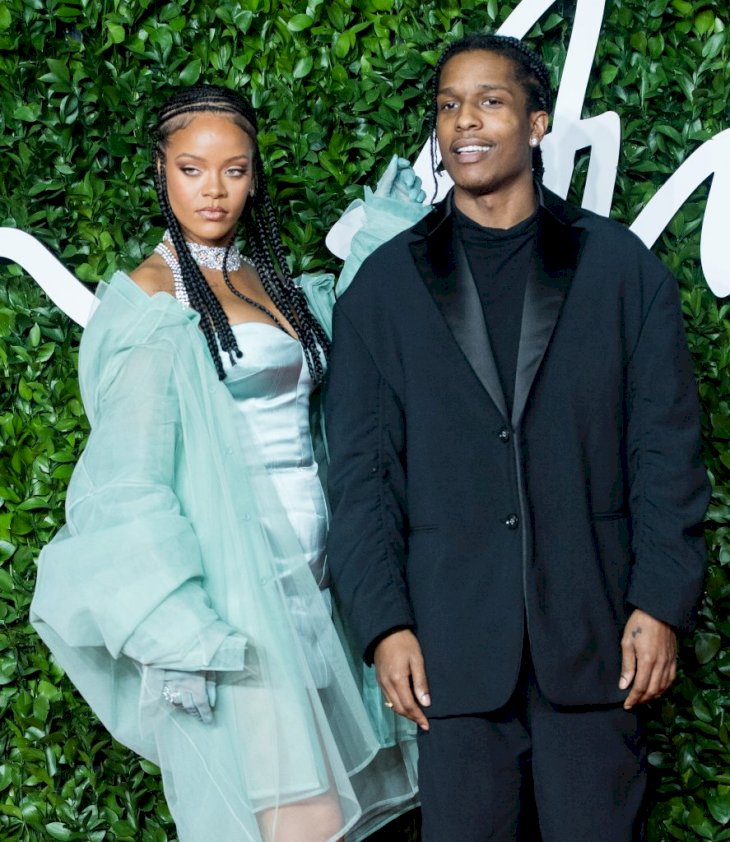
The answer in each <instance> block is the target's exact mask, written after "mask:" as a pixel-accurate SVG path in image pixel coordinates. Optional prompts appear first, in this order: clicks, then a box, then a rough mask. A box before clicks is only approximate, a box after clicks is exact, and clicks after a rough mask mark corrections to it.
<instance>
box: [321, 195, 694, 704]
mask: <svg viewBox="0 0 730 842" xmlns="http://www.w3.org/2000/svg"><path fill="white" fill-rule="evenodd" d="M541 205H542V206H541V209H540V213H539V222H538V235H537V249H536V252H537V253H536V260H535V266H534V271H533V272H532V273H531V276H530V277H529V278H528V281H527V288H526V293H525V301H524V308H523V312H522V314H521V315H520V314H519V313H515V318H521V320H522V321H521V338H520V344H519V353H518V361H517V375H516V383H515V399H514V408H513V410H512V412H511V415H510V417H508V416H507V411H506V408H505V400H504V396H503V394H502V390H501V386H500V381H499V377H498V374H497V369H496V366H495V362H494V357H493V355H492V351H491V348H490V344H489V338H488V335H487V330H486V326H485V322H484V316H483V312H482V309H481V305H480V300H479V296H478V293H477V289H476V286H475V283H474V280H473V278H472V276H471V272H470V269H469V265H468V262H467V261H466V258H465V255H464V251H463V248H462V247H461V244H460V241H459V240H458V238H457V237H456V236H455V234H454V225H453V218H452V214H451V211H450V208H451V205H450V202H449V201H448V200H447V201H446V202H444V203H442V204H441V205H440V206H438V207H437V208H435V209H434V210H433V211H432V212H431V213H430V214H429V215H428V216H427V217H426V218H425V219H424V220H422V221H421V222H420V223H418V224H417V225H416V226H414V227H413V228H411V229H410V230H408V231H406V232H404V233H403V234H401V235H399V236H397V237H396V238H395V239H393V240H391V241H390V242H389V243H387V244H385V245H384V246H382V247H381V248H380V249H378V250H377V251H376V252H375V253H374V254H373V255H372V256H371V257H370V258H368V260H366V261H365V263H364V264H363V266H362V268H361V269H360V271H359V272H358V274H357V276H356V278H355V280H354V281H353V283H352V285H351V287H350V289H349V290H348V291H347V292H346V293H344V295H343V296H342V298H341V299H340V300H339V301H338V303H337V305H336V307H335V318H334V342H333V351H332V358H331V365H330V376H329V386H328V391H327V398H326V400H327V404H326V418H327V436H328V442H329V448H330V457H331V461H330V468H329V489H330V496H331V502H332V507H333V522H332V528H331V532H330V537H329V543H328V557H329V562H330V565H331V570H332V574H333V578H334V582H335V589H336V593H337V595H338V597H339V600H340V601H341V604H342V607H343V609H344V613H345V615H346V616H347V617H349V620H350V623H351V626H352V629H353V632H354V634H355V637H356V639H357V640H358V642H359V645H360V646H361V647H362V650H363V652H364V653H365V654H366V657H367V656H368V655H369V653H370V650H371V648H372V644H373V642H374V641H376V640H377V639H378V638H379V637H380V636H381V635H382V634H383V633H385V632H387V631H388V630H389V629H393V628H397V627H399V626H410V627H412V628H414V630H415V632H416V634H417V636H418V639H419V641H420V644H421V647H422V649H423V653H424V657H425V662H426V671H427V675H428V679H429V683H430V689H431V696H432V707H431V708H430V713H431V714H432V715H436V716H438V715H451V714H459V713H468V712H477V711H489V710H493V709H495V708H497V707H499V706H501V705H502V704H504V703H505V702H506V701H507V700H508V698H509V696H510V695H511V693H512V691H513V689H514V687H515V684H516V680H517V675H518V672H519V668H520V662H521V657H522V651H523V632H524V629H525V627H526V628H527V630H528V634H529V645H530V649H531V654H532V658H533V661H534V664H535V669H536V674H537V678H538V681H539V684H540V686H541V688H542V690H543V692H544V693H545V694H546V696H547V697H548V698H549V699H550V700H551V701H553V702H554V703H558V704H578V705H582V704H603V703H612V702H617V701H619V700H621V699H622V698H623V697H625V695H626V691H619V690H618V679H619V672H620V663H621V652H620V639H621V636H622V632H623V628H624V625H625V623H626V620H627V618H628V615H629V613H630V612H631V610H632V609H633V608H634V607H639V608H641V609H643V610H645V611H647V612H649V613H650V614H651V615H653V616H654V617H657V618H659V619H661V620H664V621H666V622H668V623H671V624H673V625H674V626H683V625H685V624H686V623H687V621H688V618H689V617H690V615H691V612H692V609H693V606H694V605H695V603H696V601H697V599H698V596H699V594H700V591H701V587H702V582H703V575H704V570H705V548H704V540H703V537H702V530H701V521H702V519H703V517H704V512H705V509H706V506H707V502H708V497H709V489H708V483H707V477H706V474H705V471H704V469H703V467H702V465H701V463H700V459H699V438H700V426H699V408H698V401H697V394H696V388H695V383H694V380H693V376H692V371H691V363H690V358H689V354H688V351H687V346H686V341H685V337H684V333H683V327H682V319H681V313H680V307H679V301H678V295H677V287H676V284H675V282H674V280H673V279H672V277H671V276H670V275H669V273H668V272H667V270H666V269H665V268H664V266H663V265H662V264H661V263H660V262H659V261H658V260H657V259H656V258H655V257H653V256H652V255H651V253H650V252H649V251H648V250H647V249H646V248H645V247H644V246H643V245H642V243H641V242H640V241H639V240H638V239H637V238H636V237H635V236H634V235H633V234H632V233H630V232H629V231H628V230H627V229H626V228H625V227H623V226H621V225H619V224H617V223H615V222H612V221H610V220H607V219H604V218H602V217H599V216H597V215H595V214H593V213H590V212H587V211H583V210H579V209H576V208H573V207H571V206H569V205H567V204H566V203H565V202H563V201H562V200H560V199H559V198H558V197H556V196H554V195H553V194H551V193H549V192H548V191H547V190H544V191H542V193H541Z"/></svg>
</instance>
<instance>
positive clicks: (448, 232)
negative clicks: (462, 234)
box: [410, 210, 508, 418]
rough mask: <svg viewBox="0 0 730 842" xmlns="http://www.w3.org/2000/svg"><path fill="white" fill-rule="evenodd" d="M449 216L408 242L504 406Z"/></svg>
mask: <svg viewBox="0 0 730 842" xmlns="http://www.w3.org/2000/svg"><path fill="white" fill-rule="evenodd" d="M446 213H447V214H448V215H446V216H444V218H443V219H442V220H441V221H440V222H439V223H438V224H437V225H436V227H434V228H432V229H431V230H430V232H429V233H428V234H427V236H425V237H424V239H423V240H417V241H416V242H413V243H411V244H410V249H411V253H412V254H413V259H414V261H415V263H416V267H417V268H418V271H419V272H420V274H421V277H422V278H423V281H424V283H425V284H426V286H427V287H428V289H429V291H430V293H431V295H432V296H433V299H434V301H435V302H436V304H437V306H438V308H439V310H440V311H441V315H442V316H443V317H444V320H445V321H446V324H447V325H448V327H449V330H450V331H451V333H452V334H453V337H454V339H455V340H456V343H457V345H458V346H459V348H461V350H462V352H463V354H464V356H465V357H466V359H467V361H468V363H469V365H470V366H471V367H472V369H473V371H474V373H475V374H476V376H477V378H478V379H479V382H480V383H481V384H482V386H484V388H485V389H486V391H487V394H488V395H489V397H490V398H491V399H492V401H494V404H495V405H496V407H497V409H499V411H500V412H501V413H502V415H503V416H504V417H505V418H507V417H508V415H507V407H506V404H505V400H504V394H503V392H502V384H501V383H500V380H499V374H498V372H497V366H496V364H495V361H494V354H493V353H492V347H491V345H490V342H489V335H488V334H487V326H486V323H485V321H484V313H483V311H482V303H481V301H480V300H479V293H478V291H477V287H476V284H475V282H474V277H473V275H472V273H471V268H470V266H469V261H468V260H467V257H466V252H465V250H464V247H463V245H462V244H461V240H460V238H459V237H458V236H457V235H456V232H455V231H454V224H453V216H452V215H451V214H450V213H448V210H447V211H446Z"/></svg>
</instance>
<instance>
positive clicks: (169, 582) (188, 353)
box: [32, 86, 422, 842]
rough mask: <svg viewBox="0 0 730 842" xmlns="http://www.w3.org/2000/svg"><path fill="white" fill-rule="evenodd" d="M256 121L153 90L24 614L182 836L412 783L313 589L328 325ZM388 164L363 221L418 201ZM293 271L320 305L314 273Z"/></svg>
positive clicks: (407, 763) (384, 804)
mask: <svg viewBox="0 0 730 842" xmlns="http://www.w3.org/2000/svg"><path fill="white" fill-rule="evenodd" d="M256 132H257V129H256V119H255V115H254V113H253V110H252V108H251V106H250V104H249V103H248V102H247V101H246V100H245V99H244V98H243V97H241V96H240V95H238V94H235V93H233V92H231V91H229V90H227V89H225V88H219V87H212V86H198V87H194V88H188V89H185V90H183V91H181V92H179V93H177V94H176V95H175V96H173V97H172V99H170V101H169V102H168V103H167V104H166V105H165V106H164V107H163V108H162V110H161V112H160V116H159V124H158V130H157V135H156V137H155V144H154V156H153V158H154V168H155V169H154V175H155V184H156V188H157V193H158V198H159V202H160V207H161V209H162V212H163V214H164V216H165V220H166V223H167V226H168V230H167V232H166V233H165V237H164V239H163V242H162V243H161V244H160V245H159V246H158V248H157V249H156V250H155V253H154V254H153V255H151V256H150V257H149V258H148V259H147V260H146V261H144V263H142V265H141V266H139V267H138V268H137V269H136V270H135V271H134V272H132V274H131V277H130V276H128V275H125V274H124V273H121V272H118V273H116V274H115V276H114V277H113V278H112V280H111V282H110V284H109V285H108V287H105V288H104V289H103V290H102V292H101V293H100V296H101V297H102V302H101V304H100V306H99V308H98V310H97V311H96V313H95V314H94V316H93V317H92V320H91V322H90V324H89V326H88V328H87V330H86V331H85V333H84V336H83V339H82V343H81V350H80V357H79V376H80V381H81V388H82V396H83V398H84V404H85V407H86V411H87V414H88V416H89V419H90V422H91V427H92V432H91V435H90V438H89V442H88V445H87V447H86V450H85V451H84V454H83V456H82V457H81V459H80V461H79V463H78V465H77V467H76V470H75V472H74V475H73V478H72V480H71V483H70V486H69V491H68V499H67V506H66V509H67V524H66V526H65V527H64V528H63V529H62V530H61V532H60V533H59V534H58V535H57V536H56V538H55V539H54V541H53V542H52V543H51V544H50V545H49V546H48V547H46V548H45V549H44V551H43V553H42V554H41V558H40V560H39V574H38V585H37V589H36V594H35V597H34V601H33V605H32V620H33V623H34V626H35V627H36V629H37V630H38V632H39V634H40V635H41V637H42V638H43V639H44V640H45V641H46V643H47V644H48V645H49V647H50V648H51V649H52V651H53V652H54V654H55V656H56V658H57V659H58V661H59V662H60V663H61V665H62V666H63V667H64V669H66V671H67V672H68V674H69V676H70V678H71V679H72V680H73V681H74V683H75V684H76V686H77V687H78V688H79V690H80V691H81V692H82V693H83V695H84V696H85V698H86V699H87V701H88V702H89V704H90V705H91V707H92V708H93V709H94V710H95V712H96V713H97V715H98V716H99V718H100V719H101V720H102V722H104V724H105V725H106V726H107V727H108V728H109V730H110V731H111V732H112V734H113V735H114V736H115V737H116V738H117V739H118V740H120V741H121V742H123V743H125V744H126V745H128V746H130V747H131V748H133V749H134V750H135V751H137V752H139V753H140V754H142V755H143V756H145V757H147V758H149V759H151V760H152V761H153V762H155V763H157V764H158V765H159V766H160V767H161V770H162V775H163V781H164V785H165V793H166V797H167V799H168V803H169V805H170V809H171V812H172V815H173V817H174V818H175V821H176V824H177V829H178V834H179V837H180V839H181V840H182V842H188V840H190V841H191V842H192V840H195V842H201V841H202V840H213V839H215V840H216V841H217V842H234V840H243V839H246V840H248V839H251V840H277V842H297V841H298V840H302V842H303V841H304V840H307V842H319V840H322V842H324V840H335V839H338V838H340V837H342V836H343V835H344V834H345V833H348V838H350V834H351V838H353V839H356V838H362V837H364V836H366V835H368V833H371V832H372V831H373V830H374V829H375V828H376V827H378V826H380V825H381V824H383V823H384V822H385V821H388V820H389V819H390V818H392V817H393V816H394V815H397V814H398V813H400V812H402V811H403V810H404V809H407V808H408V807H410V806H411V805H412V803H413V797H414V792H415V783H414V778H415V775H414V771H413V769H414V766H413V757H412V748H411V746H412V743H411V742H410V741H409V740H408V739H405V738H407V737H408V736H410V735H409V734H407V733H404V734H400V735H397V734H394V733H393V730H394V728H395V726H394V725H393V724H392V723H389V722H388V721H387V720H385V719H383V709H382V704H378V705H377V716H378V718H377V720H376V722H375V725H376V729H377V730H378V731H379V733H380V737H381V739H380V740H378V739H377V738H376V736H375V733H374V729H373V725H372V724H371V722H370V721H369V719H368V717H367V715H366V712H365V709H364V707H363V703H362V700H361V697H360V694H359V693H358V688H357V687H356V685H355V682H354V680H353V673H352V670H351V668H350V666H349V664H348V661H347V660H346V657H345V654H344V652H343V649H342V647H341V644H340V642H339V640H338V638H337V635H336V634H335V632H334V627H333V624H332V621H331V619H330V611H329V606H328V603H327V598H326V592H321V591H320V589H319V588H320V586H324V585H326V571H325V566H324V561H323V541H324V531H325V528H326V521H327V510H326V505H325V501H324V497H323V493H322V486H321V484H320V481H319V479H318V477H317V463H316V461H315V459H314V454H313V445H312V436H311V435H310V427H309V409H310V407H309V397H310V394H311V393H312V391H313V390H314V389H316V387H317V386H318V385H319V384H320V383H321V382H322V379H323V376H324V372H325V365H326V358H327V351H328V347H329V340H328V337H327V333H326V331H325V330H324V329H323V327H322V325H321V324H320V323H319V322H318V321H317V320H316V319H315V318H314V316H313V315H312V311H311V309H310V307H309V306H308V304H307V301H306V299H305V297H304V295H303V294H302V292H301V290H300V289H298V288H297V287H296V286H295V284H294V283H293V282H292V279H291V277H290V274H289V270H288V267H287V262H286V253H285V250H284V248H283V246H282V243H281V238H280V236H279V232H278V228H277V225H276V221H275V215H274V210H273V206H272V202H271V199H270V197H269V195H268V192H267V188H266V181H265V177H264V172H263V168H262V166H261V160H260V157H259V152H258V147H257V144H256ZM387 181H388V183H387V184H386V185H384V187H383V189H381V190H379V191H376V194H377V193H378V192H381V193H382V192H384V191H385V192H388V193H389V194H390V195H386V196H385V197H383V196H378V195H372V194H370V195H369V196H368V199H367V201H366V202H365V211H366V215H367V216H368V217H369V219H370V223H371V224H369V225H368V228H369V232H365V233H364V234H363V237H362V238H361V240H363V241H364V240H367V242H369V243H374V239H375V240H376V239H377V236H378V235H377V232H378V231H381V229H382V233H383V235H384V236H385V235H386V232H387V231H388V230H389V232H390V234H392V233H394V231H395V230H396V229H394V228H393V224H394V223H395V222H396V220H397V217H398V216H399V215H400V216H402V219H400V221H399V222H398V225H399V226H400V227H406V226H407V225H409V224H410V222H411V221H412V219H414V218H416V217H418V216H420V215H422V210H421V206H420V205H418V204H417V203H411V204H410V205H409V204H408V203H407V202H400V203H399V202H397V201H395V200H394V199H393V196H394V195H398V194H402V195H407V194H409V193H410V194H411V195H416V194H417V193H418V192H419V191H418V188H419V185H418V183H417V181H415V180H414V176H413V174H412V172H405V173H404V172H401V173H399V172H398V168H397V165H395V164H394V165H391V167H390V168H389V178H388V180H387ZM379 213H380V219H378V215H379ZM389 213H390V214H393V213H395V217H394V216H392V215H391V216H389V215H388V214H389ZM239 223H240V225H241V227H242V228H243V232H244V234H245V239H246V243H247V247H248V249H249V250H250V254H251V256H250V257H245V256H243V255H242V254H241V253H240V252H239V251H238V248H237V247H236V244H235V234H236V229H237V227H238V226H239ZM374 232H375V235H374ZM360 248H361V249H362V243H361V245H360ZM350 268H352V267H350ZM305 283H306V286H307V288H308V289H309V290H310V292H311V294H312V296H313V298H312V301H313V304H314V305H316V307H317V309H318V311H319V312H320V313H321V314H322V316H323V320H325V321H326V318H327V315H328V312H327V311H328V307H329V308H331V300H332V292H331V287H332V283H331V279H327V278H321V277H320V278H314V279H311V278H310V279H305ZM315 292H316V293H317V295H316V300H315V297H314V294H315ZM388 725H390V726H391V733H390V734H388V733H385V732H386V731H387V727H386V726H388ZM398 737H403V738H404V739H403V740H400V741H399V739H398Z"/></svg>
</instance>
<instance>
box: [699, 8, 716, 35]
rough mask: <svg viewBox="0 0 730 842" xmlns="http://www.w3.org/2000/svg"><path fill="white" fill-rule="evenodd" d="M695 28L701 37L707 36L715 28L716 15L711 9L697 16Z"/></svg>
mask: <svg viewBox="0 0 730 842" xmlns="http://www.w3.org/2000/svg"><path fill="white" fill-rule="evenodd" d="M694 28H695V30H696V31H697V32H698V33H699V34H700V35H706V34H707V33H708V32H712V30H713V29H714V28H715V13H714V12H711V11H710V10H709V9H705V11H704V12H700V13H699V14H698V15H696V16H695V21H694Z"/></svg>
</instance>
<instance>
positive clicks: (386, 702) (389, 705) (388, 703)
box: [383, 701, 393, 708]
mask: <svg viewBox="0 0 730 842" xmlns="http://www.w3.org/2000/svg"><path fill="white" fill-rule="evenodd" d="M383 704H384V705H385V706H386V707H387V708H392V707H393V702H388V701H385V702H383Z"/></svg>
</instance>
